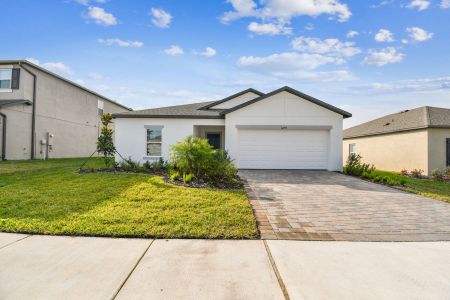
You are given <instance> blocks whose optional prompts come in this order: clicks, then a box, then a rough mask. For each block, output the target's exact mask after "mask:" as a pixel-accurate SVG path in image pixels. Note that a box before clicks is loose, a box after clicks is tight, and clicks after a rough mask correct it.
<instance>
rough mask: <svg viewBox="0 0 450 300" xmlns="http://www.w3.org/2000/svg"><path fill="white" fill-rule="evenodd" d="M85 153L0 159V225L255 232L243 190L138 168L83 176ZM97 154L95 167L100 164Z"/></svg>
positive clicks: (89, 231) (31, 229) (85, 230)
mask: <svg viewBox="0 0 450 300" xmlns="http://www.w3.org/2000/svg"><path fill="white" fill-rule="evenodd" d="M83 161H84V159H55V160H49V161H10V162H0V231H4V232H25V233H36V234H57V235H90V236H115V237H157V238H232V239H242V238H256V237H257V235H258V234H257V229H256V222H255V218H254V216H253V213H252V209H251V207H250V204H249V202H248V200H247V197H246V195H245V192H244V191H242V190H237V191H231V190H214V189H194V188H185V187H180V186H175V185H171V184H168V183H166V182H164V181H163V179H162V178H160V177H157V176H150V175H146V174H134V173H117V174H114V173H89V174H78V173H77V169H78V167H79V166H80V165H81V163H82V162H83ZM101 165H102V161H101V159H92V160H91V161H90V162H89V163H88V166H87V167H88V168H89V167H100V166H101Z"/></svg>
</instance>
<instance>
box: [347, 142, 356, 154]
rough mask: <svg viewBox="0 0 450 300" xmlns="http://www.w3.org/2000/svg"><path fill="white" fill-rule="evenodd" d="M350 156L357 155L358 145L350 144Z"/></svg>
mask: <svg viewBox="0 0 450 300" xmlns="http://www.w3.org/2000/svg"><path fill="white" fill-rule="evenodd" d="M348 154H349V155H352V154H356V144H349V145H348Z"/></svg>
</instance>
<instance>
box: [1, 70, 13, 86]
mask: <svg viewBox="0 0 450 300" xmlns="http://www.w3.org/2000/svg"><path fill="white" fill-rule="evenodd" d="M11 81H12V69H0V89H8V90H9V89H11Z"/></svg>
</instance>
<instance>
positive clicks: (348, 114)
mask: <svg viewBox="0 0 450 300" xmlns="http://www.w3.org/2000/svg"><path fill="white" fill-rule="evenodd" d="M281 92H288V93H291V94H293V95H295V96H298V97H300V98H302V99H304V100H307V101H310V102H312V103H314V104H317V105H319V106H322V107H324V108H326V109H328V110H331V111H333V112H335V113H338V114H340V115H342V116H344V118H350V117H351V116H352V114H351V113H349V112H346V111H344V110H342V109H339V108H337V107H335V106H333V105H330V104H328V103H325V102H323V101H321V100H319V99H316V98H314V97H311V96H309V95H306V94H303V93H301V92H299V91H297V90H295V89H293V88H290V87H288V86H285V87H282V88H280V89H277V90H275V91H273V92H270V93H268V94H264V95H262V96H260V97H258V98H255V99H253V100H250V101H247V102H245V103H242V104H240V105H237V106H235V107H233V108H230V109H226V110H224V111H222V112H221V113H220V114H221V115H226V114H229V113H231V112H233V111H236V110H239V109H241V108H243V107H246V106H248V105H251V104H254V103H256V102H259V101H261V100H264V99H267V98H269V97H271V96H274V95H276V94H279V93H281Z"/></svg>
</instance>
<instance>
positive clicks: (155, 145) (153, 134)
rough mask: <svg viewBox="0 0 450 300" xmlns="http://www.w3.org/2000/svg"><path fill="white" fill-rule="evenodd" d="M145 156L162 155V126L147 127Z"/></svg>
mask: <svg viewBox="0 0 450 300" xmlns="http://www.w3.org/2000/svg"><path fill="white" fill-rule="evenodd" d="M146 132H147V156H161V155H162V127H161V126H159V127H157V126H155V127H151V126H149V127H147V128H146Z"/></svg>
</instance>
